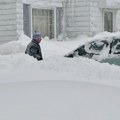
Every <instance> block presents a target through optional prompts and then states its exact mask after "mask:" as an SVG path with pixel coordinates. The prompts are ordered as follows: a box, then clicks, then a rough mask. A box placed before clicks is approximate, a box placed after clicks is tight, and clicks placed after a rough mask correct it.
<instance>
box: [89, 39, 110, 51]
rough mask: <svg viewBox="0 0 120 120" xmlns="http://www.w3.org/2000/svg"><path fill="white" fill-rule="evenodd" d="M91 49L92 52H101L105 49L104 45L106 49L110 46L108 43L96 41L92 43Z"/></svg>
mask: <svg viewBox="0 0 120 120" xmlns="http://www.w3.org/2000/svg"><path fill="white" fill-rule="evenodd" d="M89 45H90V47H89V49H90V50H96V51H101V50H102V49H103V47H104V45H106V47H107V46H108V42H107V41H105V40H103V41H94V42H91V43H90V44H89Z"/></svg>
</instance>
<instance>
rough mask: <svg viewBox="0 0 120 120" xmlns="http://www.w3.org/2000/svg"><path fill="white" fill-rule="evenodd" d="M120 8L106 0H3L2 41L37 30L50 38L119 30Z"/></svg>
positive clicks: (0, 1)
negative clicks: (110, 4)
mask: <svg viewBox="0 0 120 120" xmlns="http://www.w3.org/2000/svg"><path fill="white" fill-rule="evenodd" d="M119 9H120V8H119V7H118V6H117V5H113V6H109V5H107V2H106V0H9V1H8V0H0V43H5V42H9V41H11V40H18V38H19V36H20V34H21V33H25V34H26V35H27V36H29V37H31V36H32V33H33V32H34V31H35V30H37V31H40V32H41V34H42V36H43V37H45V36H48V37H49V38H50V39H53V38H58V36H59V35H60V34H63V39H65V38H66V37H69V38H73V37H77V36H78V35H88V36H93V35H95V34H97V33H99V32H103V31H108V32H114V31H118V30H119V28H120V10H119Z"/></svg>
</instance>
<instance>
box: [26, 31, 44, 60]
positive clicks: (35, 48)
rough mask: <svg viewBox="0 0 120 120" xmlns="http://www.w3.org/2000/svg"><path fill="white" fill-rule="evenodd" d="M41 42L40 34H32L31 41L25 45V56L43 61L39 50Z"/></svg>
mask: <svg viewBox="0 0 120 120" xmlns="http://www.w3.org/2000/svg"><path fill="white" fill-rule="evenodd" d="M41 40H42V38H41V34H40V33H39V32H35V33H34V34H33V38H32V41H31V42H30V43H29V44H28V45H27V48H26V50H25V54H29V55H30V56H33V57H34V58H36V59H37V60H43V58H42V52H41V48H40V45H39V43H40V42H41Z"/></svg>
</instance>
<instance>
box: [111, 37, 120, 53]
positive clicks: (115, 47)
mask: <svg viewBox="0 0 120 120" xmlns="http://www.w3.org/2000/svg"><path fill="white" fill-rule="evenodd" d="M111 48H112V50H111V51H112V53H113V54H120V39H114V40H113V41H112V43H111Z"/></svg>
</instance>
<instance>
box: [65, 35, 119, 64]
mask: <svg viewBox="0 0 120 120" xmlns="http://www.w3.org/2000/svg"><path fill="white" fill-rule="evenodd" d="M78 56H83V57H87V58H92V59H94V60H97V61H100V62H108V63H111V64H112V63H115V60H117V62H118V60H119V59H120V38H119V37H115V36H114V37H106V38H104V39H95V40H93V41H91V42H87V43H86V44H83V45H81V46H79V47H78V48H76V49H75V50H73V51H72V52H70V53H68V54H66V55H65V57H69V58H73V57H78ZM111 59H112V60H111ZM118 63H119V62H118ZM119 64H120V63H119Z"/></svg>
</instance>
